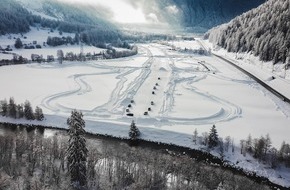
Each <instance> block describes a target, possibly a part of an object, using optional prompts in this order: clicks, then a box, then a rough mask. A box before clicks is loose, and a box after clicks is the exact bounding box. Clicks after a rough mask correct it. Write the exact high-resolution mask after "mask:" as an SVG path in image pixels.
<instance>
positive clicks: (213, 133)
mask: <svg viewBox="0 0 290 190" xmlns="http://www.w3.org/2000/svg"><path fill="white" fill-rule="evenodd" d="M193 142H194V143H195V144H198V145H204V146H205V147H207V151H209V150H216V151H217V152H218V153H219V154H220V157H221V158H222V159H224V157H225V155H226V153H231V152H232V153H234V152H235V151H236V147H235V143H234V139H233V138H231V137H230V136H227V137H225V139H223V138H220V137H219V136H218V132H217V129H216V126H215V125H213V126H212V128H211V129H210V132H209V133H207V132H204V133H202V136H198V131H197V129H195V131H194V133H193ZM239 145H240V154H242V155H243V156H246V154H249V155H251V156H253V157H254V158H256V159H258V160H259V161H263V162H266V163H267V164H268V165H270V166H271V167H272V168H277V167H279V166H286V167H288V168H290V144H288V143H285V141H283V143H282V145H281V148H280V149H279V150H277V149H276V148H275V147H272V141H271V138H270V135H269V134H267V135H266V136H261V137H260V138H252V136H251V135H249V136H248V137H247V139H242V140H240V144H239Z"/></svg>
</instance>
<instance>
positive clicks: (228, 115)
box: [158, 48, 245, 125]
mask: <svg viewBox="0 0 290 190" xmlns="http://www.w3.org/2000/svg"><path fill="white" fill-rule="evenodd" d="M159 49H160V50H161V51H162V52H163V53H164V54H165V56H166V55H168V54H167V52H166V50H164V49H162V48H159ZM169 59H170V64H169V66H170V67H171V69H172V77H171V80H170V83H169V87H168V90H167V91H166V92H165V97H164V101H163V106H162V107H161V109H160V112H159V113H160V117H158V121H162V122H165V123H167V122H169V123H176V124H195V125H199V124H212V123H217V122H223V121H229V120H232V119H235V118H237V117H239V116H240V115H241V113H242V110H241V108H240V107H238V106H236V105H235V104H232V103H230V102H228V101H226V100H223V99H220V98H218V97H216V96H214V95H209V94H207V93H204V92H201V91H199V90H198V89H196V88H195V87H192V86H191V84H192V83H194V82H198V81H200V80H203V79H205V78H206V76H207V75H206V73H208V72H204V73H205V74H204V75H202V76H199V77H198V76H197V75H195V76H193V77H187V78H180V77H179V75H178V74H179V72H177V71H182V69H181V68H178V67H176V65H175V62H174V59H173V58H172V57H169ZM184 71H186V70H184ZM233 82H243V83H244V82H245V81H233ZM181 83H187V85H188V86H189V87H187V89H188V90H190V91H192V92H193V93H195V94H198V95H199V96H201V97H203V98H206V99H208V100H209V101H213V102H216V103H217V104H219V105H220V106H221V109H220V110H219V111H218V112H217V113H214V114H212V115H209V116H205V117H198V118H179V117H171V116H169V113H170V112H171V111H172V109H173V107H174V101H175V99H174V91H175V88H176V85H178V84H181Z"/></svg>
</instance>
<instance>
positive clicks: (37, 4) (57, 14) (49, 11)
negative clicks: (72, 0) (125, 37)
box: [0, 0, 116, 34]
mask: <svg viewBox="0 0 290 190" xmlns="http://www.w3.org/2000/svg"><path fill="white" fill-rule="evenodd" d="M0 9H1V12H0V33H1V34H6V33H25V32H28V31H29V26H34V25H37V24H38V25H40V26H43V27H49V28H52V29H58V30H61V31H65V32H81V31H84V30H88V29H99V30H107V31H112V30H116V28H115V27H114V26H113V25H112V24H111V23H110V22H108V21H107V20H104V19H102V18H101V17H100V16H98V14H93V13H92V11H91V10H90V9H89V8H88V9H85V8H84V7H81V6H78V5H76V4H75V5H74V4H65V3H61V2H58V1H55V0H52V1H48V0H34V1H28V0H17V1H16V0H2V2H1V4H0Z"/></svg>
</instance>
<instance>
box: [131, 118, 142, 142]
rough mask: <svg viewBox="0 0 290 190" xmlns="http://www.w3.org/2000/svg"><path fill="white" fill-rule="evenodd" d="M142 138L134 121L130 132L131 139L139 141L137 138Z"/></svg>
mask: <svg viewBox="0 0 290 190" xmlns="http://www.w3.org/2000/svg"><path fill="white" fill-rule="evenodd" d="M139 136H140V131H139V129H138V128H137V127H136V125H135V122H134V120H132V123H131V126H130V131H129V137H130V139H131V140H133V141H134V140H137V138H138V137H139Z"/></svg>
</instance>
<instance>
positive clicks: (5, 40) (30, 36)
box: [0, 27, 126, 60]
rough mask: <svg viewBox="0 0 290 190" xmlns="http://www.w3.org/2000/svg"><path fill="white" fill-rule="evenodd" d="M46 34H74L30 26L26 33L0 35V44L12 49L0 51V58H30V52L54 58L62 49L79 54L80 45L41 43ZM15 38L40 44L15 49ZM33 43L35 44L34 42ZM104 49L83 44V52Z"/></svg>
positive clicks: (51, 35)
mask: <svg viewBox="0 0 290 190" xmlns="http://www.w3.org/2000/svg"><path fill="white" fill-rule="evenodd" d="M48 36H50V37H68V36H70V37H72V38H74V36H75V34H72V33H63V34H62V35H60V34H59V32H58V31H54V32H51V31H50V29H45V28H35V27H31V31H30V32H28V33H26V34H23V35H21V34H7V35H0V46H1V47H2V48H3V49H5V48H6V47H7V46H10V48H11V49H12V51H11V52H9V53H11V54H3V53H0V60H2V59H12V58H13V55H12V53H16V54H18V55H21V56H22V57H24V58H27V59H29V60H30V59H31V54H38V55H42V56H43V58H45V59H46V58H47V56H48V55H53V56H54V57H55V58H56V57H57V50H60V49H61V50H63V52H64V55H66V53H69V52H73V53H74V54H79V53H80V50H81V47H80V45H70V44H68V45H61V46H56V47H52V46H48V45H45V46H44V45H43V44H44V43H46V41H47V38H48ZM17 38H20V39H21V41H22V44H27V45H29V44H31V45H32V44H33V42H34V41H35V42H36V44H38V45H41V46H42V47H41V49H24V48H21V49H16V48H15V47H14V44H15V41H16V39H17ZM34 45H35V44H34ZM122 50H126V49H122V48H118V51H122ZM103 51H106V49H101V48H97V47H94V46H88V45H83V53H85V54H86V53H92V54H93V53H100V52H103Z"/></svg>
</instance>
